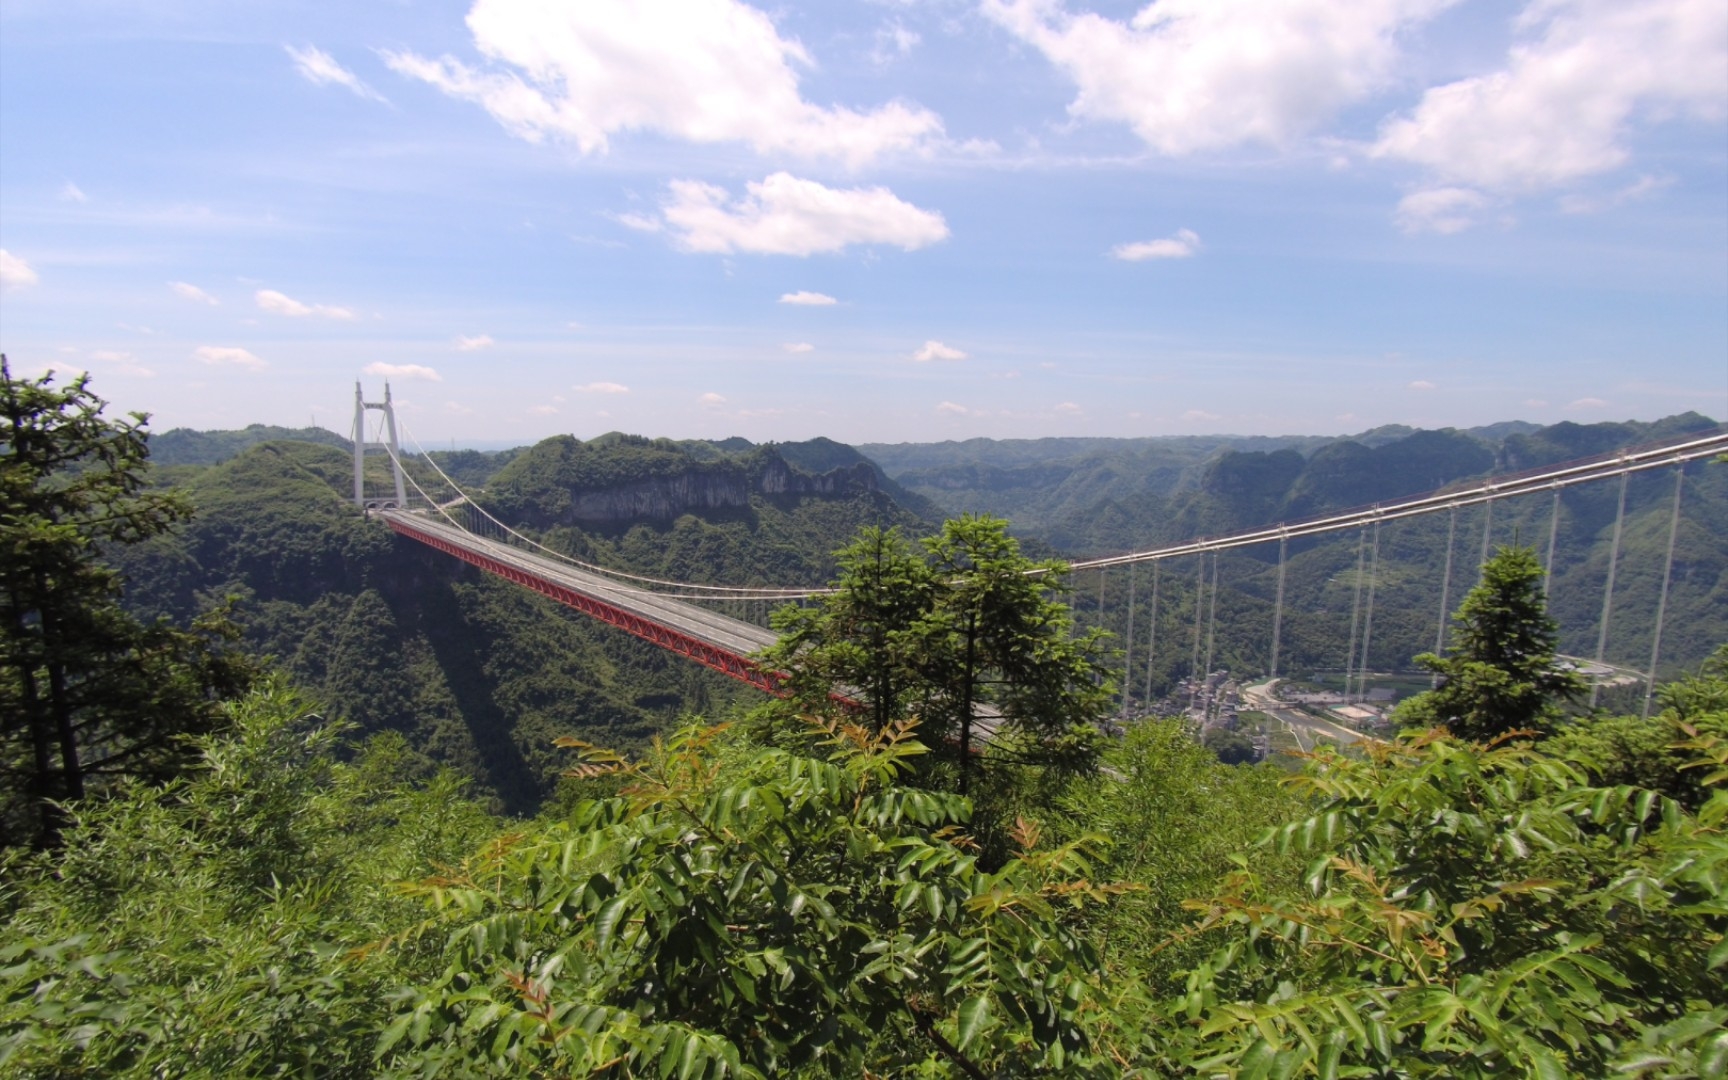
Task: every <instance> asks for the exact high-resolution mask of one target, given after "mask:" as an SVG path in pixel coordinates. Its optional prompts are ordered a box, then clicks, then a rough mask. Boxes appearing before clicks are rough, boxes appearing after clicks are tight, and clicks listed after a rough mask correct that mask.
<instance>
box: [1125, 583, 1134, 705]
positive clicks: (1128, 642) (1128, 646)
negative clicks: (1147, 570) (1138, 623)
mask: <svg viewBox="0 0 1728 1080" xmlns="http://www.w3.org/2000/svg"><path fill="white" fill-rule="evenodd" d="M1135 567H1136V564H1135V563H1129V564H1128V633H1127V634H1126V635H1125V636H1124V639H1123V645H1122V715H1123V716H1127V715H1128V691H1129V688H1130V687H1131V686H1133V685H1134V684H1133V678H1134V570H1135Z"/></svg>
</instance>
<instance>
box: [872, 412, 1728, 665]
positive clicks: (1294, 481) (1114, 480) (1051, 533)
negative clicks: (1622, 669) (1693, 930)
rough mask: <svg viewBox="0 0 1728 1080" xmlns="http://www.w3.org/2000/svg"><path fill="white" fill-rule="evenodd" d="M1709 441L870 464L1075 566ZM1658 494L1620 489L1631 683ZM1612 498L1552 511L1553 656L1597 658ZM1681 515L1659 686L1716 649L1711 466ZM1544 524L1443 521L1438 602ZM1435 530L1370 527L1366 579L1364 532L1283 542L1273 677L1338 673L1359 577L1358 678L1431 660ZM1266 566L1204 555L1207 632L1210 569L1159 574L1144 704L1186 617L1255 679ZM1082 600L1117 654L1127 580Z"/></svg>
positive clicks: (1526, 519)
mask: <svg viewBox="0 0 1728 1080" xmlns="http://www.w3.org/2000/svg"><path fill="white" fill-rule="evenodd" d="M1717 427H1718V425H1717V423H1716V421H1714V420H1711V419H1710V418H1708V417H1704V416H1701V415H1699V414H1697V413H1686V414H1682V415H1679V416H1673V417H1669V418H1667V419H1664V420H1660V421H1656V422H1654V423H1604V424H1575V423H1569V422H1568V423H1560V424H1554V425H1551V426H1549V427H1541V428H1539V427H1536V426H1535V425H1529V424H1504V425H1495V426H1493V427H1491V428H1485V429H1477V430H1474V431H1453V430H1445V431H1413V430H1410V429H1407V428H1398V429H1394V428H1385V429H1377V430H1375V431H1373V432H1369V433H1365V434H1364V435H1363V436H1358V437H1356V438H1351V439H1338V440H1316V439H1307V440H1289V442H1288V444H1287V445H1277V444H1276V442H1275V441H1271V440H1242V441H1240V442H1239V443H1235V444H1227V443H1226V442H1225V441H1224V440H1216V441H1208V440H1198V439H1172V440H1160V439H1145V440H1103V439H1090V440H1078V439H1077V440H1038V441H1036V442H1005V443H991V442H989V441H988V440H974V441H973V442H971V443H961V444H956V443H942V444H934V445H904V446H898V447H875V446H873V447H870V448H869V449H870V451H871V452H873V453H876V454H879V455H881V457H882V458H883V459H884V460H886V461H888V462H894V463H898V464H897V465H890V466H889V471H890V472H891V473H894V474H895V475H896V476H897V478H898V479H900V480H901V482H902V483H905V484H907V485H908V486H909V487H911V488H913V490H915V491H919V492H922V493H924V494H927V495H929V496H931V497H932V498H933V499H934V500H935V501H937V502H938V503H939V504H940V505H942V506H943V508H944V509H946V510H948V511H950V512H957V511H960V510H980V511H985V512H991V513H998V514H1007V515H1009V516H1010V517H1011V520H1013V521H1014V525H1015V529H1016V532H1017V533H1018V534H1019V535H1021V536H1022V537H1024V538H1027V539H1032V540H1037V541H1041V542H1043V543H1047V544H1048V545H1050V547H1051V548H1053V549H1055V550H1057V551H1061V552H1063V553H1065V554H1069V555H1073V556H1077V557H1084V556H1089V555H1101V554H1112V553H1117V552H1123V551H1130V550H1142V549H1145V548H1149V547H1156V546H1159V545H1162V544H1172V543H1178V542H1182V541H1186V540H1190V539H1193V538H1196V537H1202V536H1218V535H1224V534H1227V533H1231V532H1237V531H1241V530H1245V529H1250V528H1256V527H1260V526H1264V525H1269V524H1272V523H1275V522H1278V521H1288V520H1294V519H1299V518H1303V517H1308V516H1312V515H1316V514H1321V513H1326V512H1331V511H1337V510H1342V509H1346V508H1352V507H1358V506H1366V505H1369V504H1372V503H1376V502H1384V501H1388V500H1392V499H1397V498H1400V497H1404V496H1408V495H1413V494H1419V493H1422V492H1426V491H1430V490H1435V489H1440V488H1445V487H1447V486H1449V485H1452V484H1461V483H1464V482H1467V481H1471V480H1475V479H1479V478H1483V477H1488V476H1492V475H1495V474H1501V473H1509V472H1518V471H1523V470H1526V469H1533V468H1538V467H1541V466H1546V465H1552V464H1556V463H1559V462H1564V461H1570V460H1573V459H1576V458H1580V457H1586V456H1590V455H1594V454H1600V453H1606V452H1609V451H1612V450H1615V449H1618V448H1621V447H1625V446H1631V445H1638V444H1642V443H1648V442H1654V441H1657V440H1661V439H1667V438H1671V437H1676V436H1679V435H1683V434H1686V433H1692V432H1704V431H1711V430H1716V429H1717ZM998 458H999V459H1000V463H999V464H997V463H996V462H997V460H998ZM1155 461H1156V462H1162V464H1160V465H1158V466H1156V470H1158V471H1155V472H1154V473H1150V474H1149V473H1147V472H1145V471H1144V470H1145V469H1146V468H1147V467H1148V466H1149V464H1150V463H1152V462H1155ZM901 470H903V471H901ZM1673 488H1674V478H1673V473H1672V471H1671V470H1657V471H1652V472H1649V473H1644V474H1640V475H1639V476H1636V477H1633V478H1632V479H1631V481H1630V482H1629V484H1628V487H1627V502H1626V520H1625V523H1624V529H1623V533H1622V536H1621V552H1620V563H1619V566H1618V570H1617V573H1616V580H1615V589H1614V599H1613V605H1612V612H1611V618H1610V623H1609V635H1608V647H1607V658H1608V660H1609V661H1610V662H1613V663H1617V664H1621V665H1624V666H1627V667H1630V668H1633V669H1636V670H1642V669H1643V668H1645V667H1647V666H1648V664H1649V657H1650V645H1651V639H1650V634H1651V628H1652V627H1653V625H1654V622H1655V611H1656V605H1657V599H1658V592H1659V590H1660V584H1661V575H1662V565H1663V559H1664V557H1665V554H1666V549H1667V540H1668V521H1669V515H1670V511H1671V506H1672V502H1671V500H1672V496H1673ZM1105 493H1108V494H1105ZM1618 494H1619V490H1618V485H1617V484H1616V483H1614V482H1607V483H1597V484H1592V485H1588V486H1583V487H1577V488H1570V489H1567V490H1566V491H1565V492H1564V493H1563V494H1562V495H1561V497H1560V503H1559V507H1560V509H1559V515H1560V516H1559V530H1558V532H1557V534H1556V548H1555V567H1554V579H1553V581H1552V583H1551V594H1550V595H1551V599H1552V606H1553V611H1554V613H1555V615H1556V616H1557V617H1558V618H1559V620H1560V624H1561V642H1562V649H1563V651H1564V652H1566V653H1568V654H1570V655H1577V656H1594V654H1595V649H1596V639H1597V632H1598V628H1599V626H1600V616H1601V610H1602V593H1603V589H1604V585H1605V583H1606V579H1607V566H1608V559H1609V553H1610V550H1611V548H1612V543H1613V533H1614V522H1615V517H1616V511H1617V505H1618V502H1617V500H1618ZM1683 499H1684V501H1683V513H1682V520H1681V528H1680V532H1679V534H1678V538H1677V542H1676V546H1675V564H1674V578H1673V586H1672V593H1671V595H1670V597H1669V608H1668V618H1667V620H1666V629H1665V636H1664V638H1663V647H1662V653H1663V665H1662V670H1663V672H1665V673H1668V674H1672V673H1673V672H1676V671H1678V670H1682V669H1684V668H1687V667H1690V666H1693V665H1696V664H1697V663H1698V662H1699V661H1700V660H1702V659H1703V658H1704V657H1705V656H1707V655H1709V653H1710V651H1711V649H1713V648H1714V647H1715V645H1716V644H1718V643H1720V642H1721V641H1723V640H1725V639H1728V546H1725V545H1724V544H1723V543H1722V540H1721V537H1722V536H1724V535H1728V531H1725V530H1728V468H1724V467H1722V466H1719V465H1709V464H1706V463H1697V464H1694V465H1692V466H1690V467H1689V468H1688V470H1687V478H1686V481H1685V491H1684V496H1683ZM1553 509H1554V503H1553V500H1552V498H1551V497H1550V496H1547V495H1543V496H1539V497H1527V498H1524V499H1520V500H1517V501H1513V502H1508V503H1504V504H1499V505H1496V506H1495V508H1494V509H1493V510H1492V511H1491V512H1490V511H1485V510H1483V509H1481V508H1472V509H1468V510H1465V511H1462V512H1460V513H1459V514H1458V517H1457V521H1456V532H1455V534H1454V538H1453V545H1452V546H1453V552H1454V558H1455V562H1456V567H1457V569H1456V571H1455V576H1454V578H1453V583H1452V590H1451V595H1452V596H1453V597H1456V596H1457V595H1459V589H1460V588H1462V587H1467V586H1468V584H1469V583H1471V582H1473V581H1474V576H1473V575H1474V571H1475V567H1476V566H1477V565H1478V563H1479V562H1480V560H1481V557H1482V555H1483V554H1484V553H1485V552H1486V551H1488V550H1491V549H1492V548H1493V547H1494V546H1497V545H1500V544H1509V543H1514V542H1517V543H1523V544H1529V545H1536V546H1538V547H1539V548H1542V549H1543V550H1542V554H1543V556H1544V557H1546V550H1545V549H1546V543H1547V539H1548V535H1549V529H1550V524H1551V521H1552V518H1551V514H1552V512H1553ZM1016 512H1023V513H1024V514H1025V515H1026V516H1015V515H1016ZM1452 528H1453V523H1452V522H1451V521H1450V520H1449V518H1448V516H1447V515H1445V514H1436V515H1430V516H1428V517H1424V518H1420V519H1415V520H1412V521H1408V522H1400V523H1396V524H1391V525H1388V526H1386V527H1385V528H1384V529H1382V530H1381V534H1380V536H1379V547H1378V564H1377V565H1378V569H1377V571H1375V572H1373V573H1372V575H1370V573H1369V571H1370V570H1372V569H1373V568H1374V567H1375V565H1376V563H1375V548H1374V546H1373V545H1374V538H1373V536H1372V535H1371V534H1365V535H1361V536H1358V535H1347V536H1335V537H1318V538H1312V539H1308V540H1302V541H1297V542H1293V543H1292V544H1291V545H1290V548H1289V555H1290V562H1289V566H1288V570H1287V579H1286V584H1285V589H1286V600H1287V603H1286V608H1285V612H1286V615H1285V624H1284V627H1283V633H1282V639H1281V642H1280V652H1281V654H1282V655H1281V664H1280V669H1281V670H1283V671H1286V672H1300V671H1304V670H1308V671H1312V670H1318V669H1331V670H1342V669H1343V668H1344V667H1345V666H1346V660H1347V657H1348V655H1349V648H1350V640H1351V622H1352V618H1353V615H1359V614H1360V613H1361V611H1362V610H1363V609H1364V607H1365V602H1366V597H1365V595H1362V594H1360V593H1359V591H1358V588H1357V585H1358V582H1359V580H1361V581H1362V583H1363V585H1364V590H1363V592H1365V591H1366V586H1367V584H1368V579H1369V578H1370V576H1371V578H1372V584H1373V586H1374V596H1375V613H1374V619H1373V625H1372V634H1371V636H1370V638H1369V641H1368V655H1369V664H1370V666H1371V667H1373V668H1375V669H1376V670H1382V671H1389V670H1402V669H1407V668H1408V666H1409V662H1410V658H1411V657H1412V656H1414V655H1415V654H1416V653H1419V652H1423V651H1425V650H1429V649H1432V648H1433V647H1434V641H1435V632H1436V629H1437V626H1436V624H1437V622H1438V620H1439V618H1440V614H1441V604H1440V592H1441V585H1442V583H1443V576H1444V567H1445V564H1446V551H1447V547H1448V533H1449V530H1451V529H1452ZM1485 531H1486V532H1487V540H1486V542H1485V541H1484V534H1485ZM1277 554H1278V553H1277V548H1276V545H1267V546H1266V547H1265V548H1262V549H1250V550H1246V551H1242V552H1234V553H1225V554H1224V555H1222V556H1221V557H1220V560H1219V563H1220V565H1219V569H1218V581H1219V596H1218V604H1217V611H1216V633H1215V634H1213V633H1211V629H1212V616H1213V612H1212V610H1211V604H1210V600H1207V601H1205V602H1204V604H1203V606H1204V608H1205V610H1204V611H1202V612H1196V610H1195V607H1194V598H1195V595H1196V588H1197V586H1196V582H1197V579H1198V578H1200V577H1201V575H1202V574H1203V575H1204V580H1205V581H1206V583H1207V588H1208V589H1210V582H1211V575H1212V569H1211V567H1210V563H1208V566H1207V567H1206V569H1204V571H1202V570H1201V568H1200V567H1199V566H1198V565H1197V560H1196V559H1193V558H1188V559H1183V560H1180V561H1178V562H1173V563H1167V564H1163V565H1161V567H1160V570H1159V574H1160V578H1161V580H1160V608H1159V621H1158V624H1157V628H1156V635H1157V640H1159V641H1161V642H1162V643H1163V646H1162V648H1161V649H1160V651H1159V655H1158V656H1157V657H1155V658H1154V661H1153V664H1154V670H1153V672H1151V674H1152V686H1153V689H1154V691H1155V694H1154V696H1156V691H1157V690H1158V688H1160V687H1164V686H1168V685H1169V684H1171V683H1173V682H1174V681H1175V680H1176V679H1179V678H1181V677H1182V676H1184V675H1186V674H1187V673H1188V672H1189V670H1190V669H1192V668H1193V667H1194V666H1195V660H1194V651H1195V650H1193V649H1191V648H1189V647H1188V646H1189V645H1190V644H1191V643H1192V642H1193V641H1194V640H1195V637H1196V633H1195V624H1196V618H1195V617H1196V614H1200V615H1202V616H1203V618H1204V620H1205V621H1206V623H1207V630H1208V634H1207V635H1206V636H1207V637H1208V639H1210V640H1212V642H1213V645H1214V650H1215V652H1214V664H1213V666H1214V667H1229V668H1231V669H1233V670H1236V671H1238V672H1244V671H1254V672H1258V671H1264V670H1266V668H1267V666H1268V664H1269V660H1270V655H1269V654H1270V648H1271V632H1270V626H1271V622H1272V615H1273V607H1274V600H1275V596H1276V590H1277V580H1276V578H1277V575H1276V567H1277ZM1359 555H1360V556H1361V560H1362V565H1363V567H1364V570H1363V574H1362V575H1361V578H1359V576H1358V573H1357V566H1358V557H1359ZM1150 575H1151V571H1150V570H1149V569H1146V568H1142V569H1141V570H1140V571H1139V581H1138V598H1139V605H1140V608H1139V616H1138V619H1139V623H1138V630H1137V636H1138V638H1139V641H1140V645H1139V650H1140V665H1144V664H1145V663H1146V653H1145V648H1146V642H1147V640H1148V637H1149V636H1151V635H1150V633H1149V631H1150V629H1151V628H1150V627H1149V625H1148V613H1147V607H1146V604H1147V600H1148V595H1147V591H1148V588H1149V586H1150V581H1149V580H1148V579H1149V577H1150ZM1097 588H1098V584H1097V581H1096V578H1095V577H1094V579H1093V581H1092V582H1091V583H1090V585H1089V586H1082V587H1081V588H1080V590H1079V602H1080V604H1081V605H1082V610H1083V614H1088V613H1089V615H1090V618H1091V620H1092V621H1093V623H1094V624H1096V623H1097V622H1098V621H1099V620H1100V619H1101V620H1102V623H1103V625H1105V626H1107V627H1108V628H1110V629H1111V630H1113V631H1114V632H1115V633H1116V634H1117V635H1118V637H1119V639H1124V640H1125V639H1126V634H1127V607H1128V592H1129V589H1128V575H1127V573H1126V572H1125V571H1120V570H1118V571H1115V572H1112V573H1110V574H1108V575H1106V580H1105V581H1104V583H1103V594H1104V601H1103V603H1104V612H1103V614H1102V616H1100V614H1099V612H1098V599H1097V592H1096V590H1097ZM1147 674H1148V673H1147V671H1146V669H1145V667H1144V666H1137V668H1136V671H1135V673H1134V676H1133V678H1132V680H1131V681H1132V685H1133V686H1134V687H1135V688H1136V689H1137V691H1140V692H1143V689H1144V687H1145V685H1146V682H1145V679H1146V676H1147Z"/></svg>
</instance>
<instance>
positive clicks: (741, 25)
mask: <svg viewBox="0 0 1728 1080" xmlns="http://www.w3.org/2000/svg"><path fill="white" fill-rule="evenodd" d="M468 29H469V32H470V33H472V34H473V35H474V44H475V46H476V47H477V48H478V49H479V50H480V52H481V54H483V55H484V56H485V57H486V58H487V59H488V60H489V61H491V62H492V66H491V67H490V68H485V69H482V68H475V67H472V66H470V65H468V64H466V63H464V62H462V61H461V60H458V59H456V58H454V57H451V56H444V57H441V58H439V59H436V60H433V59H428V58H426V57H422V56H418V55H416V54H414V53H410V52H385V53H383V56H384V61H385V63H387V64H388V65H389V66H390V67H391V68H392V69H394V70H395V71H396V72H397V73H399V74H401V75H405V76H407V77H409V78H413V79H419V80H421V81H423V82H427V83H430V84H431V85H433V86H435V87H437V88H438V89H439V90H442V91H443V92H444V93H446V94H449V95H451V96H452V97H457V98H462V99H464V100H468V101H473V102H476V103H477V104H479V105H481V106H482V107H483V108H485V109H486V110H487V111H488V112H490V113H491V114H492V116H493V118H494V119H496V120H497V121H498V122H499V123H500V124H503V125H504V127H505V128H506V129H507V130H508V131H510V132H511V133H512V134H514V135H517V136H518V137H520V138H524V139H527V140H529V141H531V142H538V141H540V140H541V139H544V138H545V137H547V136H548V135H551V136H555V137H559V138H563V139H568V140H570V141H571V142H573V143H575V145H576V146H577V147H578V148H579V149H580V150H581V151H582V152H583V153H597V152H601V151H604V150H605V149H606V148H607V145H608V140H609V139H610V137H611V136H612V135H615V134H618V133H621V132H632V131H652V132H657V133H659V134H662V135H669V136H671V137H673V138H678V139H685V140H688V141H691V142H698V143H715V142H741V143H744V144H746V145H748V146H750V147H752V148H754V149H755V150H757V151H758V152H760V153H763V154H780V153H791V154H796V155H800V156H806V157H825V158H838V159H840V160H842V161H844V162H847V163H848V164H850V165H853V166H858V165H862V164H865V163H867V162H869V161H871V160H873V159H875V158H877V157H880V156H881V155H884V154H888V153H893V152H897V151H905V150H911V149H916V148H918V147H920V146H922V145H925V144H927V143H929V142H931V141H933V140H935V139H937V138H939V137H940V136H941V133H942V121H941V119H940V118H938V117H937V116H936V114H935V113H932V112H930V111H929V110H927V109H923V108H920V107H918V106H916V105H910V104H907V103H904V102H899V101H895V102H890V103H889V104H886V105H883V106H880V107H878V108H876V109H872V110H869V111H866V112H860V111H857V110H854V109H850V108H845V107H842V106H834V107H824V106H819V105H814V104H812V103H810V102H808V101H806V100H804V98H803V96H802V94H801V93H800V90H799V87H798V74H797V71H796V70H795V67H794V65H803V66H810V65H812V64H813V61H812V60H811V57H810V55H809V54H808V53H807V52H806V51H805V50H804V47H803V46H802V45H800V44H799V43H798V42H797V41H793V40H788V39H786V38H782V37H781V36H780V34H779V32H778V31H777V30H776V29H775V27H774V23H773V21H772V20H771V19H770V18H769V17H768V16H767V15H766V14H764V13H763V12H761V11H759V10H757V9H756V8H753V7H750V6H749V5H747V4H743V3H740V2H738V0H584V2H583V3H578V4H553V3H546V2H544V0H475V3H474V5H473V7H472V8H471V9H470V10H469V12H468Z"/></svg>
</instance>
